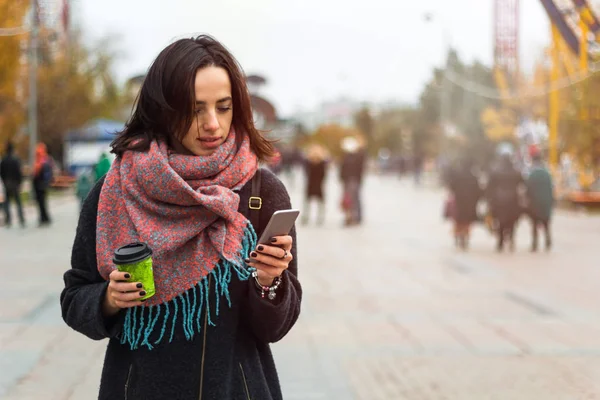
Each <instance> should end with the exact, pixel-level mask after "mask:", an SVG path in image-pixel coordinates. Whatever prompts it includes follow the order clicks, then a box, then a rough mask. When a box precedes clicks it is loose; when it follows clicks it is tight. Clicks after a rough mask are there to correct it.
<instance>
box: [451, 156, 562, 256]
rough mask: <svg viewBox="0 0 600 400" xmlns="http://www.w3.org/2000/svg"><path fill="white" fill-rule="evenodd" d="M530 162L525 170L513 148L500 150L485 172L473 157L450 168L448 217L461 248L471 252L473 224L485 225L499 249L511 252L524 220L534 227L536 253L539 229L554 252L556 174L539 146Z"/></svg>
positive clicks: (458, 161) (533, 238)
mask: <svg viewBox="0 0 600 400" xmlns="http://www.w3.org/2000/svg"><path fill="white" fill-rule="evenodd" d="M529 158H530V160H531V163H530V164H529V165H528V167H526V168H525V167H524V166H522V165H520V164H518V163H517V162H516V158H515V154H514V152H513V151H512V149H511V148H510V147H501V148H499V150H498V153H497V156H496V158H495V160H493V163H492V164H491V165H490V166H489V168H486V172H483V170H482V169H481V168H477V166H476V165H475V163H474V160H473V158H472V156H470V155H465V156H463V157H462V158H460V159H459V160H457V162H455V163H454V164H452V165H450V166H449V167H447V168H446V170H445V171H444V174H443V181H444V184H445V186H446V188H447V189H448V198H447V200H446V203H445V206H444V216H445V217H446V218H447V219H449V220H452V221H453V223H454V241H455V245H456V246H457V247H459V248H460V249H463V250H466V249H467V248H468V246H469V238H470V230H471V226H472V224H473V223H476V222H482V223H484V224H485V225H486V226H487V228H488V229H489V231H490V232H491V233H492V234H493V235H494V236H495V237H496V249H497V250H498V251H502V250H504V248H505V247H507V246H508V248H509V249H510V250H511V251H512V250H514V249H515V227H516V224H517V223H518V221H519V220H520V219H521V218H522V217H525V218H527V219H529V221H530V223H531V251H537V250H538V231H539V230H543V233H544V236H545V248H546V250H550V248H551V247H552V235H551V230H550V224H551V219H552V211H553V208H554V205H555V196H554V185H553V182H552V176H551V174H550V172H549V170H548V168H547V167H546V165H545V163H544V160H543V155H542V152H541V151H540V150H539V149H538V148H537V147H535V146H531V147H530V149H529ZM482 204H483V205H484V207H482Z"/></svg>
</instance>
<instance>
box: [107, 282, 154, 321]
mask: <svg viewBox="0 0 600 400" xmlns="http://www.w3.org/2000/svg"><path fill="white" fill-rule="evenodd" d="M129 278H131V275H129V274H128V273H127V272H120V271H118V270H114V271H113V272H111V273H110V275H109V276H108V279H110V282H109V284H108V288H107V289H106V295H105V296H104V301H103V302H102V313H103V314H104V316H105V317H112V316H113V315H115V314H117V313H118V312H119V311H120V310H121V309H122V308H131V307H135V306H139V305H140V304H142V303H141V301H140V297H143V296H145V295H146V292H145V291H144V287H143V286H142V284H141V283H140V282H129V281H128V280H129Z"/></svg>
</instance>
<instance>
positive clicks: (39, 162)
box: [33, 143, 53, 226]
mask: <svg viewBox="0 0 600 400" xmlns="http://www.w3.org/2000/svg"><path fill="white" fill-rule="evenodd" d="M52 169H53V167H52V161H51V159H50V157H49V156H48V150H47V149H46V145H45V144H44V143H38V145H37V147H36V150H35V164H34V169H33V190H34V192H35V201H36V202H37V205H38V210H39V226H47V225H50V223H51V219H50V214H49V212H48V189H49V188H50V184H51V183H52V179H53V178H52V176H53V171H52Z"/></svg>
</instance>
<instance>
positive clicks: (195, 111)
mask: <svg viewBox="0 0 600 400" xmlns="http://www.w3.org/2000/svg"><path fill="white" fill-rule="evenodd" d="M202 111H204V110H202V109H197V110H194V113H195V114H200V113H201V112H202Z"/></svg>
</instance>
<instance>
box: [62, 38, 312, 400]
mask: <svg viewBox="0 0 600 400" xmlns="http://www.w3.org/2000/svg"><path fill="white" fill-rule="evenodd" d="M112 151H113V153H114V154H116V155H117V158H116V160H115V162H114V164H113V166H112V168H111V169H110V171H109V172H108V174H107V175H106V176H105V177H104V178H102V179H101V180H100V181H99V182H98V184H96V185H95V186H94V188H93V189H92V191H91V192H90V194H89V195H88V196H87V199H86V201H85V202H84V205H83V210H82V212H81V216H80V219H79V221H80V222H79V226H78V227H77V233H76V237H75V242H74V245H73V252H72V258H71V260H72V269H70V270H69V271H67V272H66V273H65V277H64V280H65V289H64V290H63V292H62V295H61V306H62V315H63V318H64V320H65V321H66V323H67V324H68V325H69V326H71V327H72V328H74V329H76V330H77V331H79V332H81V333H83V334H84V335H86V336H88V337H90V338H92V339H95V340H99V339H104V338H109V339H110V340H109V342H108V347H107V349H106V356H105V361H104V367H103V371H102V378H101V383H100V393H99V396H98V397H99V399H106V400H108V399H110V400H113V399H129V400H141V399H143V400H154V399H181V400H192V399H198V398H201V399H205V400H209V399H219V400H234V399H235V400H237V399H250V398H253V399H272V400H281V399H282V392H281V388H280V385H279V378H278V376H277V370H276V368H275V362H274V360H273V355H272V353H271V349H270V347H269V344H270V343H272V342H276V341H278V340H280V339H282V338H283V337H284V336H285V335H286V334H287V332H288V331H289V330H290V329H291V328H292V326H293V325H294V324H295V322H296V320H297V319H298V316H299V313H300V300H301V296H302V289H301V286H300V283H299V281H298V279H297V278H296V276H297V262H296V256H297V254H296V246H295V230H294V229H292V231H291V232H290V233H289V234H288V235H281V236H275V237H271V238H269V239H268V240H267V242H268V243H261V244H258V243H257V237H260V235H261V234H262V233H263V231H264V229H265V228H266V225H267V223H268V221H269V220H270V218H271V216H272V215H273V213H274V212H275V211H277V210H282V209H290V208H291V204H290V198H289V195H288V193H287V190H286V189H285V186H284V185H283V184H282V182H281V181H280V180H279V179H278V178H277V177H276V176H275V175H274V174H273V173H272V172H270V171H269V170H266V169H262V168H261V169H259V163H260V162H262V161H265V160H267V159H268V158H269V157H270V156H271V155H272V154H273V152H274V149H273V144H272V143H271V142H270V141H269V140H268V139H267V138H265V137H264V136H263V135H262V134H261V132H260V131H258V130H257V129H256V127H255V125H254V120H253V115H252V107H251V103H250V96H249V93H248V88H247V86H246V80H245V76H244V75H243V73H242V71H241V68H240V67H239V65H238V63H237V61H236V60H235V59H234V58H233V56H232V55H231V54H230V53H229V51H228V50H227V49H226V48H225V47H224V46H223V45H222V44H221V43H219V42H217V41H216V40H215V39H213V38H211V37H209V36H206V35H201V36H198V37H197V38H191V39H180V40H178V41H176V42H174V43H172V44H170V45H169V46H168V47H166V48H165V49H164V50H163V51H162V52H161V53H160V54H159V55H158V57H157V58H156V60H155V61H154V63H153V64H152V66H151V67H150V69H149V71H148V74H147V76H146V79H145V80H144V83H143V84H142V87H141V90H140V94H139V99H138V102H137V104H136V108H135V110H134V112H133V115H132V117H131V119H130V121H129V123H128V124H127V126H126V128H125V130H124V131H122V132H121V133H119V135H118V136H117V138H116V139H115V141H114V142H113V144H112ZM132 242H138V243H139V242H143V243H145V244H147V245H148V246H149V247H150V248H151V249H152V270H153V283H154V284H153V285H149V286H148V287H146V286H144V284H143V283H142V282H140V280H139V278H138V279H134V278H136V277H137V276H134V275H132V274H129V273H128V272H125V271H119V270H118V269H117V268H116V266H115V265H114V262H113V257H114V251H115V250H116V249H117V248H119V247H121V246H123V245H126V244H128V243H132ZM140 247H141V248H142V249H145V247H144V246H143V245H141V246H140ZM129 250H131V248H130V249H129ZM147 255H148V254H147V253H144V254H143V256H142V258H145V257H146V256H147ZM135 261H140V260H139V259H138V260H135ZM147 270H148V269H146V270H144V271H145V272H146V271H147ZM144 278H146V277H145V276H144ZM150 279H152V278H150ZM153 289H155V291H154V293H153V294H152V292H146V290H148V291H150V290H153ZM148 295H151V296H148Z"/></svg>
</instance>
